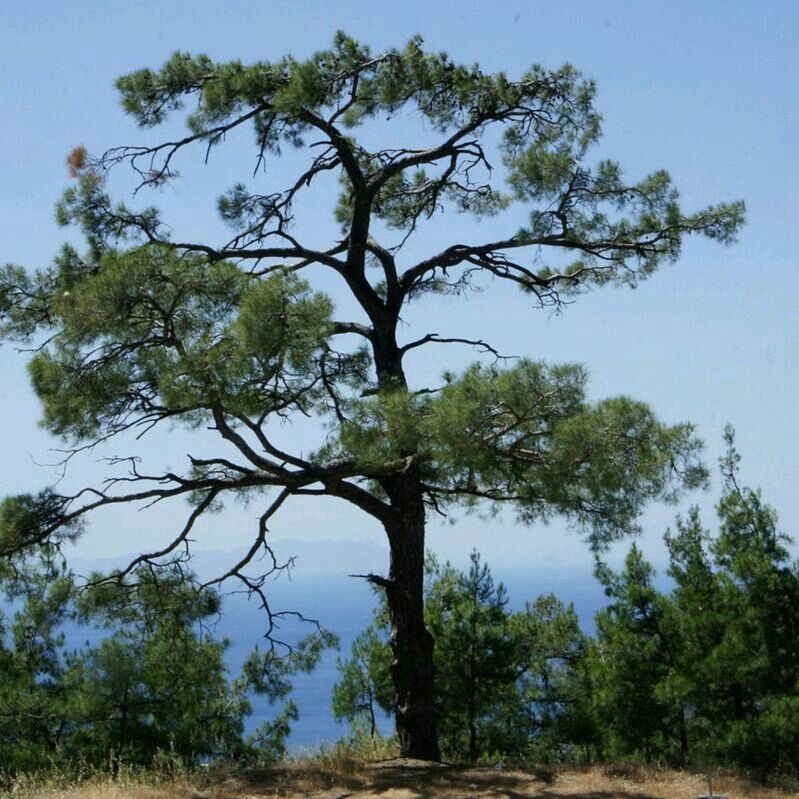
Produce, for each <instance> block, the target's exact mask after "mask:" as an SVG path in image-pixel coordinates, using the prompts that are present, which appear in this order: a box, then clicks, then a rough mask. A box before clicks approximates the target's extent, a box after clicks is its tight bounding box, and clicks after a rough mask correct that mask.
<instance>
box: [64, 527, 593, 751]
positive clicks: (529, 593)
mask: <svg viewBox="0 0 799 799" xmlns="http://www.w3.org/2000/svg"><path fill="white" fill-rule="evenodd" d="M284 549H286V550H288V551H292V552H296V551H297V550H299V551H300V553H301V554H302V557H298V559H297V565H296V567H295V568H294V569H292V570H291V572H290V573H284V574H281V575H280V576H279V577H278V578H277V579H275V580H274V581H271V582H269V583H267V586H266V591H267V595H268V598H269V602H270V606H271V608H272V609H273V610H275V611H281V610H286V611H299V612H300V613H302V615H303V616H304V617H305V618H307V619H314V620H316V621H318V622H319V624H321V625H322V626H323V627H325V628H326V629H327V630H330V631H331V632H333V633H335V634H336V635H337V636H338V638H339V648H338V650H327V651H325V652H324V654H323V656H322V658H321V661H320V662H319V664H318V665H317V667H316V668H315V669H314V670H313V671H312V672H311V673H310V674H299V675H296V676H295V677H294V678H293V691H292V693H291V698H292V699H293V700H294V701H295V702H296V704H297V706H298V709H299V720H298V721H296V722H294V723H293V725H292V731H291V735H290V738H289V741H288V744H289V747H290V749H291V750H292V751H293V752H302V751H310V750H313V749H315V748H318V747H320V746H324V745H325V744H329V743H332V742H334V741H337V740H340V739H341V738H342V737H344V736H345V735H346V734H347V732H348V727H347V724H346V723H344V722H337V721H336V720H335V718H334V717H333V711H332V707H331V695H332V690H333V686H334V685H335V683H336V681H337V680H338V677H339V673H338V669H337V661H338V660H339V658H346V657H348V655H349V652H350V648H351V646H352V643H353V641H354V639H355V637H356V636H357V635H358V634H359V633H360V632H361V631H362V630H363V629H364V628H365V627H366V626H368V625H369V624H370V623H371V621H372V619H373V612H374V608H375V606H376V601H377V600H376V595H375V593H374V590H373V589H372V587H371V586H370V585H369V584H368V583H367V581H366V580H365V579H363V577H359V576H352V575H351V571H352V570H353V568H354V567H353V566H352V564H357V567H358V570H359V572H361V573H368V572H369V571H376V572H378V573H379V572H381V571H383V570H384V568H385V564H386V563H387V560H388V553H387V552H386V551H385V550H384V549H383V548H382V547H378V546H374V545H371V544H362V545H358V544H353V543H337V542H330V541H325V542H310V543H309V542H306V541H298V542H293V543H292V545H289V546H286V547H284ZM236 555H237V553H235V552H234V553H214V552H202V553H198V555H197V556H196V557H195V559H194V561H193V568H194V569H195V570H196V571H197V573H198V574H199V575H200V576H203V574H212V573H217V574H218V573H219V568H220V565H222V564H224V563H228V562H230V561H231V560H232V559H233V558H235V557H236ZM303 561H304V562H305V564H306V568H303ZM126 562H127V560H126V558H125V557H119V558H114V559H109V560H104V561H99V560H86V559H83V560H82V559H76V560H75V561H71V565H72V567H73V568H74V569H75V571H76V572H77V573H78V574H88V573H89V572H90V571H94V570H95V569H99V570H106V569H109V568H114V567H116V566H119V565H120V564H122V563H126ZM492 575H493V577H494V579H495V581H496V582H497V583H499V582H502V583H503V584H504V586H505V588H506V590H507V594H508V599H509V607H510V609H511V610H518V609H522V608H523V607H524V605H525V603H526V602H528V601H530V602H531V601H533V600H535V598H536V597H537V596H539V595H541V594H548V593H554V594H555V595H556V596H557V597H558V598H559V599H560V600H562V601H563V602H564V603H565V604H570V603H572V604H573V605H574V609H575V611H576V613H577V616H578V618H579V620H580V623H581V626H582V627H583V629H584V630H586V631H587V632H592V631H593V628H594V616H595V614H596V612H597V611H598V610H599V609H600V608H601V607H603V605H604V604H605V602H606V599H605V596H604V592H603V589H602V586H601V585H600V584H599V583H598V582H597V581H596V580H595V579H594V578H593V576H592V575H591V574H585V573H582V572H575V571H573V570H570V568H569V566H568V564H562V563H561V564H560V565H558V566H557V567H550V568H538V569H536V570H530V569H526V568H521V567H514V566H505V567H502V568H492ZM265 629H266V618H265V615H264V613H263V611H262V610H261V609H260V608H259V607H258V603H257V602H256V601H255V600H251V599H248V598H247V596H246V595H242V594H231V595H229V596H227V597H226V598H225V600H224V603H223V608H222V614H221V616H220V617H219V618H218V619H217V620H216V621H215V622H214V625H213V633H214V635H215V636H216V637H218V638H222V637H225V638H227V639H229V641H230V647H229V649H228V650H227V653H226V660H227V666H228V668H229V671H230V676H231V677H234V676H236V675H237V674H238V673H239V671H240V669H241V666H242V664H243V663H244V661H245V659H246V658H247V656H248V655H249V654H250V652H251V651H252V649H253V648H254V647H255V646H256V645H260V646H261V647H262V648H263V647H264V646H265V640H264V633H265ZM312 629H313V627H311V626H307V625H301V624H299V623H298V622H297V621H296V620H294V619H292V618H288V619H287V620H286V621H285V622H283V623H281V628H280V630H279V631H278V632H279V635H280V637H281V638H282V639H284V640H287V641H290V642H296V641H297V640H299V638H301V637H302V636H303V635H307V634H308V633H309V632H311V631H312ZM65 632H66V637H67V641H66V643H67V646H68V647H69V648H79V647H81V646H83V645H85V644H87V643H88V644H96V643H97V641H98V640H99V639H100V638H101V637H102V636H103V635H104V634H105V633H103V632H102V631H99V630H90V629H86V628H69V629H66V630H65ZM251 702H252V707H253V712H252V714H251V715H250V716H249V717H248V719H247V722H246V730H247V732H252V731H254V730H255V729H256V728H257V727H258V726H259V725H260V724H261V723H262V722H264V721H267V720H270V719H272V718H274V717H275V715H276V714H277V713H278V712H279V711H280V709H281V707H282V703H280V702H278V703H277V704H275V705H270V703H269V702H268V701H267V700H266V698H264V697H260V696H257V695H254V696H252V697H251ZM378 725H379V727H380V729H381V731H382V732H383V733H390V732H391V730H392V727H393V723H392V720H391V719H390V718H388V717H381V718H379V719H378Z"/></svg>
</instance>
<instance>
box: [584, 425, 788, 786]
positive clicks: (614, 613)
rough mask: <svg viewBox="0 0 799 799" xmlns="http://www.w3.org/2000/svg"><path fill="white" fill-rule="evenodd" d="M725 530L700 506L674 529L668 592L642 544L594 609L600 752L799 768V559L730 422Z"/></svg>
mask: <svg viewBox="0 0 799 799" xmlns="http://www.w3.org/2000/svg"><path fill="white" fill-rule="evenodd" d="M726 441H727V453H726V455H725V457H724V458H723V459H722V461H721V474H722V478H723V492H722V496H721V499H720V501H719V503H718V505H717V506H716V512H717V515H718V519H719V530H718V533H717V534H716V535H711V534H710V533H709V531H707V530H706V529H704V528H703V526H702V522H701V519H700V517H699V511H698V510H697V509H696V508H694V509H692V510H691V512H690V513H689V515H688V517H687V518H686V519H678V522H677V525H676V529H675V531H674V532H669V533H667V534H666V544H667V546H668V550H669V555H670V565H669V576H670V577H671V579H672V580H673V582H674V587H673V589H672V591H671V592H670V593H668V594H664V593H662V592H661V591H658V590H657V589H656V588H655V587H654V585H653V582H652V577H653V570H652V568H651V566H649V564H647V563H646V561H645V560H644V559H643V556H642V554H641V552H640V551H639V550H638V549H636V548H633V549H632V550H631V552H630V554H629V556H628V558H627V562H626V565H625V569H624V570H623V572H622V573H621V574H619V575H614V574H612V573H611V572H610V571H609V570H608V569H606V568H604V567H601V568H600V570H599V572H600V578H601V579H602V582H603V583H604V585H605V586H606V591H607V593H608V595H609V597H610V604H609V606H608V607H607V608H606V609H605V610H603V611H602V612H601V613H600V614H599V615H598V617H597V634H596V638H595V640H594V641H593V642H592V645H591V649H590V655H589V663H588V666H587V671H588V675H587V676H588V680H589V684H590V685H591V688H592V690H591V692H590V695H589V696H587V697H586V699H585V703H586V707H587V708H588V711H589V713H591V714H593V718H594V720H595V729H596V747H597V751H598V752H600V753H601V754H602V756H604V757H610V758H616V757H630V756H633V757H641V758H642V759H645V760H648V761H654V760H658V761H666V762H671V763H694V764H698V765H702V764H738V765H741V766H744V767H746V768H747V769H751V770H753V771H754V772H756V773H759V774H761V775H763V774H766V773H769V772H774V771H777V770H781V771H783V772H787V773H788V774H790V775H791V776H795V775H797V774H799V749H797V745H796V744H797V741H798V740H799V715H797V714H796V709H797V702H799V562H796V561H793V562H792V561H791V557H790V554H789V550H788V549H787V546H788V545H789V544H790V543H791V539H790V538H789V537H788V536H786V535H785V534H783V533H780V532H779V529H778V527H777V516H776V512H775V511H774V509H773V508H771V507H770V506H769V505H767V504H765V503H764V502H763V500H762V497H761V494H760V492H759V491H755V490H752V489H749V488H746V487H744V486H742V485H741V484H740V482H739V462H740V456H739V455H738V453H737V451H736V450H735V447H734V441H733V433H732V430H731V429H729V428H728V429H727V431H726Z"/></svg>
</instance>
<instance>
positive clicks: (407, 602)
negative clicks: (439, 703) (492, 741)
mask: <svg viewBox="0 0 799 799" xmlns="http://www.w3.org/2000/svg"><path fill="white" fill-rule="evenodd" d="M393 483H394V484H393V486H392V489H393V490H392V492H391V493H392V495H393V496H392V500H393V502H392V504H393V505H394V506H395V508H397V510H398V511H399V513H398V517H399V519H398V521H397V522H395V523H392V524H390V525H387V526H386V533H387V534H388V539H389V543H390V546H391V567H390V570H389V579H388V581H387V584H386V586H385V588H386V599H387V602H388V609H389V614H390V618H391V651H392V654H393V655H394V661H393V663H392V664H391V677H392V680H393V682H394V690H395V692H396V701H395V707H396V724H397V737H398V738H399V743H400V752H401V754H402V756H403V757H411V758H417V759H419V760H434V761H439V760H441V750H440V749H439V746H438V732H437V725H436V711H435V705H434V701H433V700H434V677H435V667H434V665H433V637H432V636H431V635H430V632H429V631H428V629H427V627H426V625H425V621H424V537H425V512H424V504H423V502H422V492H421V490H420V488H419V481H418V476H417V475H416V474H415V473H414V472H411V473H410V474H407V475H403V476H402V477H400V478H397V479H396V480H395V481H393Z"/></svg>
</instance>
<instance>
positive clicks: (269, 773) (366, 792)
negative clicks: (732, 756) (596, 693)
mask: <svg viewBox="0 0 799 799" xmlns="http://www.w3.org/2000/svg"><path fill="white" fill-rule="evenodd" d="M705 793H707V784H706V782H705V780H704V778H703V777H702V775H697V774H690V773H687V772H678V771H651V770H640V769H617V770H615V771H614V770H611V769H605V768H599V767H597V768H590V769H583V770H574V769H571V770H564V771H560V772H557V771H550V770H546V769H539V770H525V771H522V770H496V769H492V768H462V767H455V766H441V765H431V764H429V763H422V762H418V761H407V760H390V761H383V762H379V763H373V764H365V765H354V764H349V765H347V766H345V767H342V764H340V763H336V764H332V763H325V762H324V759H321V760H309V761H298V762H296V763H291V764H288V765H286V766H282V767H280V768H274V769H263V770H256V771H249V772H246V773H245V774H243V775H236V776H227V777H218V778H213V779H211V778H209V779H206V780H203V781H199V782H194V781H191V780H177V781H174V782H171V783H163V784H161V785H158V786H146V785H141V784H135V783H127V784H120V783H111V782H96V783H89V784H85V785H82V786H79V787H75V788H69V789H64V788H63V787H61V788H56V787H50V788H40V789H36V790H26V791H24V792H20V793H19V794H17V795H18V796H20V797H23V799H53V797H55V796H58V797H63V799H260V797H274V799H438V797H441V798H442V799H476V798H477V797H486V799H488V797H491V799H528V797H540V798H541V799H565V797H575V798H576V799H696V797H698V796H701V795H703V794H705ZM714 793H715V794H718V795H724V796H726V797H728V798H729V799H744V798H745V797H746V798H749V797H751V799H794V798H796V797H799V792H797V791H794V790H788V789H778V788H767V787H764V786H761V785H757V784H755V783H752V782H749V781H747V780H745V779H743V778H741V777H735V776H726V777H725V776H719V777H718V778H717V779H716V780H715V781H714ZM23 794H24V796H23Z"/></svg>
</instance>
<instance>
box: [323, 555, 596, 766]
mask: <svg viewBox="0 0 799 799" xmlns="http://www.w3.org/2000/svg"><path fill="white" fill-rule="evenodd" d="M425 595H426V602H425V615H426V619H427V624H428V628H429V629H430V631H431V633H432V634H433V635H434V636H435V641H436V649H435V666H436V691H437V693H436V696H437V702H438V706H437V710H438V717H439V730H440V736H441V745H442V750H443V752H444V754H445V756H446V757H449V758H451V759H455V760H466V761H469V762H472V763H476V762H478V761H490V760H491V759H492V758H493V759H496V758H500V759H502V758H506V757H514V758H535V759H551V758H552V757H557V756H562V753H561V754H560V755H558V752H559V750H560V749H564V750H565V749H567V748H568V747H569V744H568V743H565V744H564V746H561V743H562V742H564V741H565V740H566V736H565V730H567V729H571V728H572V727H574V726H575V718H576V717H575V712H574V709H573V705H574V703H575V701H576V699H575V696H576V694H575V691H576V683H575V674H576V671H575V669H576V667H577V665H578V664H579V663H581V662H582V659H583V655H584V650H585V647H586V639H585V636H584V635H583V633H582V632H581V631H580V628H579V625H578V622H577V617H576V615H575V613H574V609H573V608H572V607H571V606H569V607H566V606H564V605H563V604H562V603H561V602H560V601H559V600H558V599H557V598H555V597H554V596H552V595H547V596H541V597H539V598H538V599H537V600H536V601H535V602H534V603H531V604H528V605H527V606H525V608H524V610H522V611H519V612H515V613H514V612H511V611H510V609H509V608H508V596H507V592H506V590H505V588H504V586H503V585H502V584H501V583H499V584H497V583H495V582H494V578H493V577H492V575H491V572H490V570H489V568H488V565H487V564H485V563H483V562H481V559H480V556H479V554H478V553H476V552H474V553H472V556H471V560H470V565H469V568H468V570H467V571H465V572H460V571H458V570H457V569H456V568H455V567H453V566H452V565H451V564H449V563H447V564H444V565H443V566H442V565H440V564H439V563H438V562H437V561H436V559H435V558H434V557H432V556H429V557H428V560H427V581H426V590H425ZM389 636H390V622H389V618H388V614H387V613H386V609H385V604H384V602H381V603H379V604H378V607H377V610H376V612H375V621H374V622H373V623H372V624H371V625H370V626H369V627H368V628H367V629H366V630H364V631H363V632H362V633H361V634H360V635H359V636H358V637H357V638H356V639H355V641H354V643H353V645H352V651H351V655H350V657H349V658H340V659H339V662H338V669H339V674H340V677H339V681H338V682H337V683H336V685H335V687H334V690H333V712H334V715H335V716H336V718H338V719H344V720H348V721H349V722H350V724H351V725H352V727H353V731H354V732H355V734H358V733H360V731H361V730H363V729H368V730H369V731H370V733H371V735H372V736H373V737H374V736H375V734H379V733H377V728H376V724H375V719H376V717H377V715H378V714H379V713H381V712H382V713H391V712H392V710H393V699H394V698H393V695H392V685H391V675H390V669H391V660H392V658H391V649H390V647H389Z"/></svg>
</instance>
